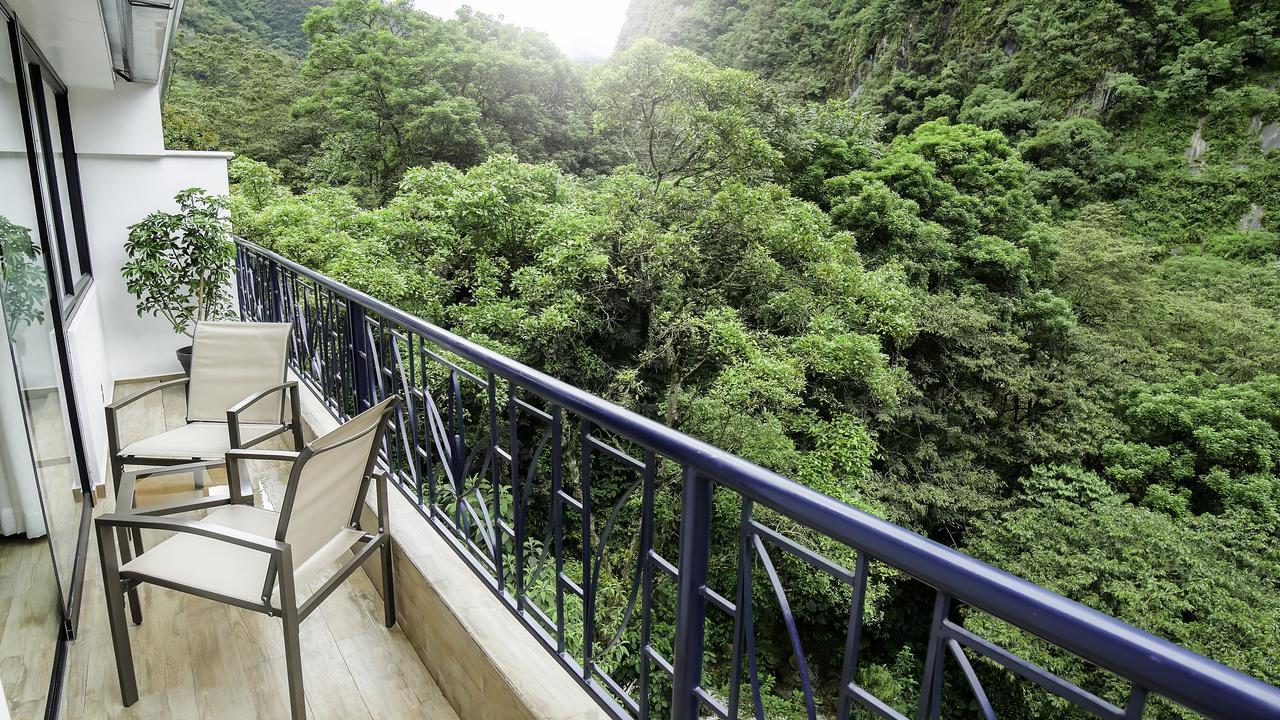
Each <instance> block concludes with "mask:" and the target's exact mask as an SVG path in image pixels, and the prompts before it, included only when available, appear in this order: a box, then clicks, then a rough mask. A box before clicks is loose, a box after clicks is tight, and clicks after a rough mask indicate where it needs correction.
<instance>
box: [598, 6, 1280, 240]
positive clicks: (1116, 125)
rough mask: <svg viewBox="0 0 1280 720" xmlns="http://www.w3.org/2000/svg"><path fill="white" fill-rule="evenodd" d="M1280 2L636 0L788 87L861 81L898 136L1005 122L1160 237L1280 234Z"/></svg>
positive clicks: (629, 27)
mask: <svg viewBox="0 0 1280 720" xmlns="http://www.w3.org/2000/svg"><path fill="white" fill-rule="evenodd" d="M1277 27H1280V13H1278V12H1277V10H1276V9H1275V8H1274V6H1273V5H1269V4H1267V3H1262V2H1237V3H1234V4H1228V3H1227V2H1226V0H1200V1H1198V2H1193V3H1185V2H1172V1H1170V0H1163V1H1162V2H1158V3H1151V4H1132V3H1121V2H1117V1H1115V0H1108V1H1106V2H1098V3H1078V2H1070V1H1068V0H1055V1H1054V2H1049V3H1028V2H1024V1H1022V0H997V1H995V2H974V1H971V0H959V1H956V2H925V1H922V0H858V1H856V2H852V3H844V2H837V1H836V0H791V1H786V0H740V1H735V0H633V2H632V4H631V7H630V9H629V11H628V15H627V22H626V24H625V26H624V27H623V29H622V32H621V35H620V38H619V45H620V46H626V45H628V44H630V43H631V42H633V41H634V40H635V39H636V38H638V37H642V36H647V37H653V38H655V39H658V40H660V41H663V42H667V43H671V44H675V45H679V46H683V47H688V48H690V49H693V50H695V51H697V52H700V53H703V54H706V55H708V56H710V57H711V58H712V59H713V60H715V61H717V62H719V63H723V64H728V65H732V66H734V67H739V68H743V69H747V70H751V71H753V72H756V73H757V74H760V75H762V76H764V77H766V78H769V79H770V80H772V81H774V82H775V83H776V84H777V85H779V86H780V87H781V88H783V89H784V90H786V91H788V92H789V93H791V94H794V95H799V96H804V97H810V98H824V97H844V98H850V99H852V100H853V101H854V102H856V103H857V105H859V106H860V107H862V108H864V109H868V110H872V111H874V112H875V113H876V114H878V115H879V116H880V117H882V118H883V120H884V121H885V129H886V133H887V134H888V135H890V136H892V135H897V134H902V133H906V132H909V131H910V130H912V129H913V128H915V127H918V126H919V125H921V124H922V123H924V122H927V121H930V120H935V119H939V118H946V119H949V120H951V121H953V122H969V123H973V124H976V125H980V126H982V127H984V128H988V129H995V130H1000V131H1002V132H1004V133H1005V134H1006V135H1007V136H1008V137H1010V139H1012V140H1014V141H1015V142H1018V143H1020V149H1021V150H1022V151H1023V155H1024V158H1026V159H1028V160H1030V161H1031V162H1032V163H1033V164H1034V165H1035V168H1036V172H1037V175H1038V179H1039V183H1040V193H1039V196H1040V198H1041V199H1042V200H1044V201H1046V202H1048V203H1049V204H1050V205H1052V206H1054V207H1058V208H1065V209H1071V208H1075V207H1081V206H1083V205H1085V204H1088V203H1089V202H1094V201H1098V200H1102V201H1109V202H1117V203H1120V204H1121V206H1122V209H1124V210H1125V213H1124V214H1125V216H1126V217H1128V218H1131V219H1132V220H1133V222H1134V228H1135V229H1139V228H1143V229H1144V232H1145V233H1146V234H1148V235H1149V236H1150V237H1151V238H1152V239H1153V240H1154V241H1156V242H1157V243H1158V244H1160V245H1161V246H1177V245H1185V244H1194V245H1203V244H1205V243H1208V244H1211V245H1212V244H1215V243H1216V244H1219V245H1221V244H1223V243H1225V244H1228V245H1232V246H1233V247H1232V248H1230V249H1229V250H1228V252H1237V253H1238V252H1244V253H1254V254H1256V252H1255V251H1254V250H1249V249H1241V248H1239V247H1235V246H1237V245H1241V244H1242V243H1243V244H1253V245H1261V246H1265V247H1268V248H1271V249H1273V250H1274V249H1276V248H1275V243H1276V238H1275V236H1274V235H1273V234H1267V235H1266V236H1265V237H1263V236H1255V237H1252V238H1249V239H1248V242H1245V241H1244V240H1241V239H1240V238H1238V237H1227V236H1230V235H1233V234H1234V233H1236V232H1237V229H1238V228H1245V229H1258V230H1263V231H1266V230H1268V229H1270V228H1272V227H1274V226H1273V225H1272V221H1273V218H1274V217H1275V216H1276V215H1277V214H1280V198H1278V197H1277V195H1278V194H1280V193H1277V191H1276V190H1275V188H1276V179H1277V178H1280V153H1276V152H1271V149H1272V148H1273V147H1275V146H1276V145H1277V140H1276V135H1277V133H1278V132H1280V125H1278V124H1277V123H1280V94H1278V93H1277V91H1276V87H1277V80H1278V79H1280V38H1278V37H1277V34H1276V29H1277Z"/></svg>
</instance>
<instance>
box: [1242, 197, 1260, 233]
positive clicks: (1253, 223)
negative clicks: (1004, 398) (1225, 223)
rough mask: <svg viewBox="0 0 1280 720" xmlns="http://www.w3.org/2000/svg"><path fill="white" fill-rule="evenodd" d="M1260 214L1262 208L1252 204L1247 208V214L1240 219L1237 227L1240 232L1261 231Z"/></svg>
mask: <svg viewBox="0 0 1280 720" xmlns="http://www.w3.org/2000/svg"><path fill="white" fill-rule="evenodd" d="M1262 212H1263V211H1262V206H1261V205H1259V204H1258V203H1254V204H1253V205H1251V206H1250V207H1249V212H1247V213H1245V214H1244V216H1243V217H1241V218H1240V224H1239V225H1238V226H1237V227H1239V228H1240V229H1241V230H1261V229H1262Z"/></svg>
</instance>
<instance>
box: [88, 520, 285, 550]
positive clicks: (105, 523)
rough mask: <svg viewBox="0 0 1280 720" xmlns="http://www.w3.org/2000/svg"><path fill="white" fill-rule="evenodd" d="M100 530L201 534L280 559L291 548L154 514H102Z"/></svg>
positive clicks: (220, 527)
mask: <svg viewBox="0 0 1280 720" xmlns="http://www.w3.org/2000/svg"><path fill="white" fill-rule="evenodd" d="M94 523H96V524H97V525H98V526H100V527H109V528H130V529H139V530H165V531H168V532H176V533H187V534H189V535H199V536H201V537H207V538H210V539H212V540H220V541H222V542H225V543H229V544H231V545H238V546H240V547H243V548H248V549H250V550H257V551H258V552H263V553H267V554H268V555H273V556H276V557H278V556H279V555H280V553H282V552H284V551H286V550H288V549H289V544H288V543H284V542H280V541H279V540H273V539H271V538H264V537H261V536H259V535H253V534H251V533H247V532H243V531H241V530H235V529H233V528H229V527H224V526H222V525H214V524H211V523H202V522H198V521H196V520H187V519H183V518H167V517H155V516H151V515H122V514H119V513H112V514H108V515H101V516H99V517H97V518H95V519H94Z"/></svg>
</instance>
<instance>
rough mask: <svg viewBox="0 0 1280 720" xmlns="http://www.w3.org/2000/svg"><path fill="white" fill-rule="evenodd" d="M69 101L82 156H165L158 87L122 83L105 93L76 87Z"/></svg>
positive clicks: (78, 148) (72, 121) (78, 150)
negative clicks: (100, 154) (99, 154)
mask: <svg viewBox="0 0 1280 720" xmlns="http://www.w3.org/2000/svg"><path fill="white" fill-rule="evenodd" d="M67 101H68V105H69V106H70V108H71V125H72V127H73V128H74V129H75V136H76V152H77V153H78V154H80V155H81V156H84V155H85V154H90V155H92V154H98V153H102V154H111V155H163V154H164V152H165V150H164V129H163V126H162V125H161V122H160V87H159V86H158V85H142V84H133V83H125V82H121V83H116V86H115V87H114V88H111V89H105V90H103V89H98V88H72V89H71V91H70V92H69V93H68V94H67ZM86 192H87V189H86Z"/></svg>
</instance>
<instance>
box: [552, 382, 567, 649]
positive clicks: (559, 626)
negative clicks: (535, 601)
mask: <svg viewBox="0 0 1280 720" xmlns="http://www.w3.org/2000/svg"><path fill="white" fill-rule="evenodd" d="M561 426H562V421H561V410H560V406H559V405H555V406H553V407H552V409H551V527H552V530H553V532H554V533H555V543H556V549H555V552H556V576H555V587H556V653H558V654H563V653H564V580H563V577H564V499H563V498H562V497H561V494H562V493H563V491H564V487H563V485H564V470H563V467H562V458H561V455H562V452H563V449H564V432H563V429H562V427H561Z"/></svg>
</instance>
